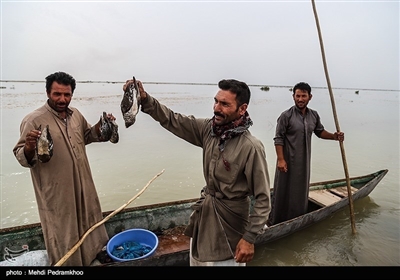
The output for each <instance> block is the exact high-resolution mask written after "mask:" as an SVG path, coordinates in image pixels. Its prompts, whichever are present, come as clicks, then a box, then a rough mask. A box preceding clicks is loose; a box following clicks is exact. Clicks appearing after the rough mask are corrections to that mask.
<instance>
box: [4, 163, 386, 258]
mask: <svg viewBox="0 0 400 280" xmlns="http://www.w3.org/2000/svg"><path fill="white" fill-rule="evenodd" d="M387 172H388V170H387V169H383V170H380V171H377V172H375V173H371V174H368V175H364V176H358V177H352V178H350V185H351V190H352V198H353V201H356V200H359V199H361V198H363V197H366V196H368V195H369V194H370V193H371V192H372V191H373V190H374V188H375V187H376V185H377V184H378V183H379V182H380V181H381V180H382V179H383V178H384V177H385V175H386V174H387ZM271 195H272V196H273V191H271ZM347 195H348V193H347V182H346V179H339V180H330V181H325V182H317V183H312V184H310V193H309V207H308V213H306V214H304V215H302V216H299V217H297V218H294V219H291V220H288V221H285V222H282V223H279V224H276V225H273V226H270V227H267V228H266V229H265V230H264V231H263V233H262V234H260V235H259V236H258V237H257V239H256V246H257V245H260V244H264V243H268V242H272V241H274V240H277V239H279V238H282V237H284V236H287V235H289V234H293V233H295V232H297V231H299V230H301V229H304V228H306V227H308V226H311V225H313V224H315V223H318V222H320V221H321V220H323V219H325V218H327V217H329V216H330V215H332V214H333V213H335V212H337V211H338V210H340V209H343V208H344V207H346V206H347V205H348V204H349V200H348V196H347ZM196 200H197V198H195V199H188V200H181V201H175V202H167V203H160V204H153V205H146V206H139V207H131V208H125V209H123V210H121V211H120V212H119V213H117V214H115V216H113V217H112V218H110V219H109V220H108V221H107V222H106V223H105V226H106V228H107V231H108V234H109V236H110V238H111V237H112V236H114V235H115V234H117V233H119V232H121V231H123V230H126V229H130V228H144V229H148V230H151V231H153V232H154V233H156V234H157V236H158V239H159V245H158V247H157V250H156V252H155V253H154V254H153V255H152V256H150V257H147V258H145V259H138V260H133V261H125V262H112V261H109V262H107V261H106V262H105V263H103V264H101V266H176V265H189V238H188V237H187V236H185V235H183V234H182V232H183V230H184V228H185V225H186V223H187V222H188V220H189V216H190V214H191V212H192V209H191V205H192V204H193V203H194V202H195V201H196ZM110 213H112V211H110V212H105V213H104V217H107V216H108V215H109V214H110ZM0 236H1V238H0V250H1V252H6V250H15V251H18V250H21V248H27V247H28V248H29V251H33V250H44V249H45V246H44V240H43V235H42V231H41V227H40V223H36V224H32V225H25V226H17V227H12V228H4V229H0ZM2 259H4V257H3V258H2ZM109 260H110V259H109Z"/></svg>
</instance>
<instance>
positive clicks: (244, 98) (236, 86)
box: [218, 79, 251, 106]
mask: <svg viewBox="0 0 400 280" xmlns="http://www.w3.org/2000/svg"><path fill="white" fill-rule="evenodd" d="M218 87H219V88H220V89H222V90H229V91H231V92H233V93H234V94H236V100H237V101H238V105H239V106H240V105H242V104H244V103H247V104H249V102H250V94H251V93H250V89H249V87H248V85H247V84H246V83H244V82H241V81H237V80H233V79H230V80H221V81H219V83H218Z"/></svg>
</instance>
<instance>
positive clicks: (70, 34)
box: [1, 0, 400, 90]
mask: <svg viewBox="0 0 400 280" xmlns="http://www.w3.org/2000/svg"><path fill="white" fill-rule="evenodd" d="M315 7H316V13H317V16H318V20H319V25H320V29H321V35H322V43H323V47H324V52H325V57H326V63H327V73H326V72H325V70H324V64H323V59H322V53H321V47H320V39H319V36H318V32H317V24H316V20H315V15H314V11H313V6H312V1H311V0H310V1H300V0H298V1H284V0H283V1H6V0H1V80H3V81H4V80H30V81H31V80H34V81H44V79H45V77H46V76H47V75H48V74H50V73H54V72H56V71H65V72H68V73H69V74H71V75H72V76H74V77H75V79H76V80H77V81H88V80H91V81H125V80H127V79H129V78H131V77H132V76H135V77H136V78H138V79H140V80H141V81H143V82H177V83H215V84H216V83H217V82H218V81H219V80H220V79H231V78H232V79H238V80H242V81H245V82H247V83H248V84H249V85H270V86H274V85H278V86H287V85H294V84H295V83H297V82H299V81H306V82H308V83H310V85H311V86H316V87H325V86H327V80H326V75H328V77H329V80H330V83H331V86H332V87H339V88H359V89H388V90H399V89H400V85H399V79H400V78H399V77H400V72H399V64H400V58H399V52H400V51H399V25H400V24H399V12H400V5H399V1H323V0H321V1H315Z"/></svg>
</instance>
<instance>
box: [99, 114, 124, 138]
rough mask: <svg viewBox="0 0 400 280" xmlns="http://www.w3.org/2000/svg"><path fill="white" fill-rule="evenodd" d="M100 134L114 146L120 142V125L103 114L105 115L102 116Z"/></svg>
mask: <svg viewBox="0 0 400 280" xmlns="http://www.w3.org/2000/svg"><path fill="white" fill-rule="evenodd" d="M100 134H101V138H102V139H103V140H105V141H109V140H110V142H111V143H114V144H115V143H118V141H119V134H118V125H117V123H116V122H115V121H114V120H110V119H109V118H108V117H107V113H106V112H103V115H101V116H100Z"/></svg>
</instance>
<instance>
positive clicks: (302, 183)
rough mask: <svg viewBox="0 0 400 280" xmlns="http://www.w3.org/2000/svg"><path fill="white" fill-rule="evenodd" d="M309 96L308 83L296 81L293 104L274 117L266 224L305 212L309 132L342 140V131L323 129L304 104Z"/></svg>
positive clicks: (308, 99)
mask: <svg viewBox="0 0 400 280" xmlns="http://www.w3.org/2000/svg"><path fill="white" fill-rule="evenodd" d="M311 98H312V94H311V87H310V85H309V84H307V83H304V82H300V83H298V84H296V85H295V86H294V88H293V100H294V103H295V105H294V106H292V107H291V108H289V109H288V110H286V111H284V112H282V113H281V115H280V116H279V118H278V120H277V125H276V132H275V137H274V144H275V151H276V156H277V161H276V170H275V179H274V194H273V196H272V197H273V198H272V210H271V213H270V217H269V220H268V225H274V224H277V223H280V222H283V221H287V220H290V219H293V218H295V217H298V216H300V215H303V214H305V213H307V208H308V190H309V184H310V165H311V136H312V134H313V133H314V134H315V135H317V137H319V138H321V139H329V140H336V141H344V133H343V132H335V133H330V132H328V131H326V130H325V129H324V126H323V125H322V123H321V120H320V117H319V114H318V112H317V111H315V110H312V109H310V108H308V107H307V105H308V103H309V102H310V100H311Z"/></svg>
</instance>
